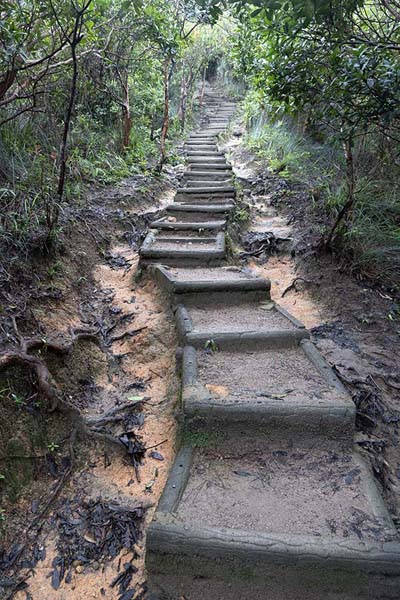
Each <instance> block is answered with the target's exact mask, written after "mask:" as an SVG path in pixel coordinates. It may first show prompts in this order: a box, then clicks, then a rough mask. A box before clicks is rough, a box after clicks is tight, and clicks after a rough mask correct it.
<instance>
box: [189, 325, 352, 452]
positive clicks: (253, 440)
mask: <svg viewBox="0 0 400 600" xmlns="http://www.w3.org/2000/svg"><path fill="white" fill-rule="evenodd" d="M302 335H304V334H302V332H301V330H297V331H294V332H292V334H291V335H288V334H285V335H284V336H283V335H282V334H281V333H280V332H279V331H272V332H270V333H268V332H255V333H252V332H250V333H245V334H243V335H242V336H241V338H240V339H238V338H237V336H231V335H227V334H225V335H224V336H222V335H219V336H217V335H210V336H209V340H210V346H209V348H206V349H198V350H195V348H193V347H191V346H186V347H185V351H184V359H183V367H182V382H183V389H182V402H183V411H184V415H185V420H186V427H190V428H192V429H200V430H202V429H204V428H205V429H206V430H207V431H212V430H219V429H220V428H221V427H223V429H224V431H225V432H226V434H227V437H228V442H227V443H230V442H231V441H232V440H234V439H236V438H237V436H238V435H239V433H240V432H243V435H245V436H246V441H245V444H246V446H247V448H248V449H249V448H251V447H252V445H253V444H257V443H258V441H257V440H258V439H259V440H261V443H262V444H265V443H267V442H268V440H270V441H271V440H272V439H274V438H276V437H278V438H280V439H282V438H284V439H287V440H292V441H293V443H297V444H298V443H300V442H301V443H302V444H305V445H315V443H317V441H318V440H319V442H320V443H321V440H323V444H324V445H325V446H326V445H331V446H333V445H335V446H336V447H342V446H351V445H352V440H353V433H354V418H355V406H354V403H353V402H352V400H351V398H350V397H349V396H348V394H347V392H346V390H345V389H344V387H343V386H342V385H341V383H340V381H339V380H338V379H337V377H336V376H335V374H334V373H333V371H332V370H331V369H330V367H329V365H328V364H327V363H326V361H324V359H323V358H322V357H321V355H320V354H319V352H318V351H317V350H316V348H315V346H314V345H313V344H312V343H311V342H310V341H309V340H307V339H301V337H302ZM202 348H204V344H203V346H202ZM217 348H219V350H217ZM250 432H251V433H250ZM249 435H250V437H249Z"/></svg>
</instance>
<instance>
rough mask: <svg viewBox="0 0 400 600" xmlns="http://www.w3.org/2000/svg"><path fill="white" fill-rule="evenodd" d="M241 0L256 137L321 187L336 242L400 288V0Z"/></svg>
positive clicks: (239, 71) (242, 44)
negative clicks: (399, 258)
mask: <svg viewBox="0 0 400 600" xmlns="http://www.w3.org/2000/svg"><path fill="white" fill-rule="evenodd" d="M234 4H235V5H236V6H239V4H240V10H239V12H238V15H239V19H240V24H239V27H238V30H237V33H236V35H235V36H234V38H232V40H231V47H230V60H231V64H232V68H233V71H234V73H236V76H237V77H239V76H240V75H242V76H243V77H244V79H245V81H246V83H247V86H248V88H249V90H250V92H249V94H248V96H247V100H246V102H245V103H244V111H245V117H246V120H247V123H248V128H249V133H248V135H247V140H246V141H247V143H248V145H249V146H250V147H251V148H252V149H253V150H255V151H256V152H257V153H258V154H259V155H260V156H262V157H263V158H265V159H266V160H267V161H268V163H269V166H270V168H271V169H272V170H275V171H277V172H279V173H281V175H283V176H285V177H290V178H296V179H299V180H301V181H302V182H303V183H305V184H306V185H307V186H308V187H309V189H310V190H313V191H312V193H310V199H311V201H312V202H313V203H314V204H318V203H321V202H323V204H324V207H325V210H326V212H327V213H328V214H329V215H330V216H331V218H332V227H331V229H330V231H329V230H328V234H327V236H326V241H327V243H328V244H330V245H332V243H334V244H336V248H337V249H340V250H343V252H344V253H345V254H346V256H347V257H351V260H352V264H354V265H355V266H356V267H359V268H361V269H362V270H363V271H368V272H374V275H379V276H380V277H381V278H382V279H383V280H385V281H387V282H389V283H390V284H391V285H394V284H395V283H396V281H398V275H399V273H398V264H397V262H398V261H397V258H396V253H398V251H399V244H398V239H399V238H398V208H397V206H398V194H397V200H396V194H395V195H393V196H391V195H390V189H391V186H394V189H395V190H396V193H397V188H398V186H397V180H398V174H399V173H398V170H399V167H398V164H399V150H400V146H399V142H400V54H399V50H400V28H399V26H398V22H397V20H396V14H399V9H400V2H399V1H398V0H393V2H392V3H391V5H390V6H389V5H388V4H387V3H382V2H380V0H367V1H366V2H352V1H350V2H338V3H331V2H329V3H328V2H324V1H321V2H315V3H307V2H306V1H304V2H302V1H301V2H298V3H295V2H290V1H289V2H285V3H283V2H280V1H278V2H255V3H252V5H249V4H248V3H246V2H241V3H236V2H235V3H234ZM307 6H308V8H307ZM254 7H258V8H256V9H255V8H254ZM318 171H319V172H320V173H322V174H323V176H322V177H318V176H317V177H315V174H316V173H318ZM389 182H390V183H389ZM371 190H374V192H373V193H371V192H370V191H371ZM388 194H389V196H388ZM321 199H322V200H321ZM379 263H381V264H382V268H381V269H380V271H379V270H378V269H377V265H378V264H379Z"/></svg>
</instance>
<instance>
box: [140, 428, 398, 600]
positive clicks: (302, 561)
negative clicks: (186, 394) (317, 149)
mask: <svg viewBox="0 0 400 600" xmlns="http://www.w3.org/2000/svg"><path fill="white" fill-rule="evenodd" d="M192 439H193V446H194V445H195V444H196V438H192ZM198 445H199V447H193V446H190V445H189V444H187V445H185V446H184V447H183V448H182V449H181V451H180V452H179V453H178V455H177V457H176V460H175V463H174V466H173V468H172V471H171V473H170V476H169V478H168V481H167V485H166V488H165V491H164V493H163V495H162V498H161V500H160V503H159V505H158V509H157V511H156V514H155V518H154V520H153V522H152V523H151V524H150V527H149V529H148V532H147V552H146V567H147V574H148V583H149V586H150V589H152V590H155V591H161V590H162V592H163V594H166V595H164V596H162V597H163V598H174V599H177V598H178V597H179V595H180V594H181V593H182V594H184V595H185V597H188V598H190V599H191V600H192V599H196V600H197V599H199V600H201V598H205V597H206V598H207V600H225V599H229V600H231V599H232V600H236V599H237V598H240V599H241V600H254V599H255V600H266V599H267V598H268V600H269V599H270V598H271V599H273V600H284V599H285V598H286V597H288V598H290V599H293V600H302V599H303V598H304V600H306V599H307V600H309V599H312V600H320V599H321V598H328V597H329V598H332V600H333V599H337V600H339V599H340V600H353V599H354V598H357V599H361V600H372V599H374V600H375V599H378V598H393V599H394V598H396V597H397V596H396V595H395V594H396V590H397V593H398V590H399V574H400V544H399V541H398V538H397V535H396V531H395V528H394V526H393V523H392V521H391V519H390V517H389V515H388V513H387V511H386V509H385V507H384V505H383V502H382V500H381V498H380V495H379V490H378V488H377V485H376V483H375V481H374V480H373V478H372V476H371V474H370V473H369V470H368V468H367V466H366V464H365V462H364V460H363V458H362V457H361V456H360V455H359V454H358V453H357V452H351V451H350V450H349V451H343V452H340V453H338V452H336V451H332V450H330V449H314V448H313V449H306V450H304V449H302V448H297V447H290V446H288V445H285V444H283V443H280V444H279V443H275V444H271V445H270V447H269V448H267V449H263V450H262V451H258V452H257V451H255V452H252V453H246V448H245V447H243V446H236V447H235V448H234V450H232V449H230V450H229V451H227V452H224V451H222V450H220V449H219V448H218V447H217V448H216V449H215V444H214V440H213V438H212V437H209V438H206V437H204V436H203V437H202V438H201V442H200V441H199V443H198ZM196 581H200V582H201V588H198V587H197V588H196V587H194V588H193V587H192V585H193V583H194V582H196ZM244 581H245V586H243V582H244ZM282 588H284V589H285V590H286V591H287V592H288V593H289V595H288V596H285V595H283V596H282V595H280V591H282ZM200 589H201V590H202V592H203V595H202V596H201V595H197V592H199V593H200ZM196 590H197V592H196ZM237 590H239V594H240V595H239V594H238V593H237ZM192 591H194V594H192ZM293 591H294V594H291V592H293ZM205 593H206V595H204V594H205ZM275 593H276V594H277V595H275ZM331 594H332V595H331Z"/></svg>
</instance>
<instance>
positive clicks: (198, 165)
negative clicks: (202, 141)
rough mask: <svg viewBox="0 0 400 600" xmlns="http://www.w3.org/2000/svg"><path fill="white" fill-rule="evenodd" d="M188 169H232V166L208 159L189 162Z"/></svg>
mask: <svg viewBox="0 0 400 600" xmlns="http://www.w3.org/2000/svg"><path fill="white" fill-rule="evenodd" d="M190 171H191V172H195V171H232V167H231V165H229V164H227V163H225V164H224V163H217V162H210V161H202V162H200V161H199V162H197V161H196V162H192V163H191V164H190Z"/></svg>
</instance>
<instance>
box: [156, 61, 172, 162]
mask: <svg viewBox="0 0 400 600" xmlns="http://www.w3.org/2000/svg"><path fill="white" fill-rule="evenodd" d="M170 61H171V59H170V57H168V58H166V59H165V62H164V116H163V126H162V130H161V137H160V160H159V162H158V165H157V170H158V171H161V169H162V168H163V165H164V162H165V153H166V141H167V135H168V129H169V64H170Z"/></svg>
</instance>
